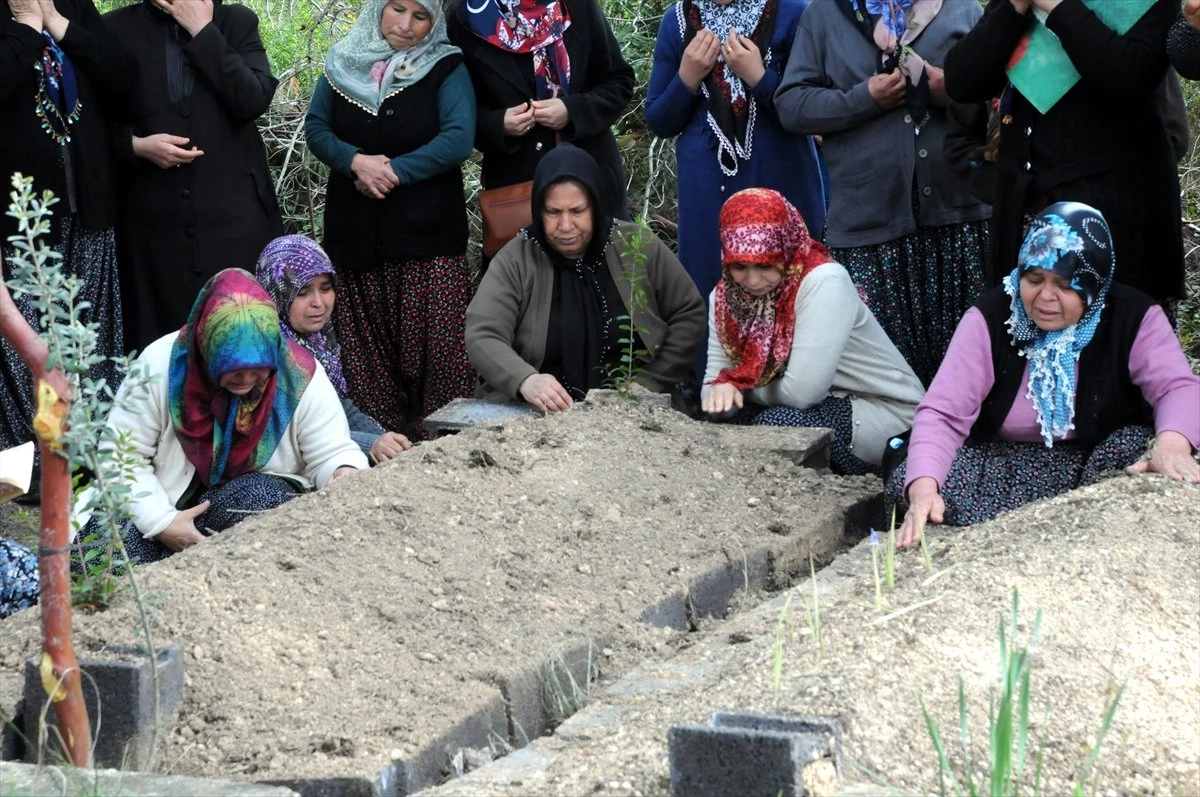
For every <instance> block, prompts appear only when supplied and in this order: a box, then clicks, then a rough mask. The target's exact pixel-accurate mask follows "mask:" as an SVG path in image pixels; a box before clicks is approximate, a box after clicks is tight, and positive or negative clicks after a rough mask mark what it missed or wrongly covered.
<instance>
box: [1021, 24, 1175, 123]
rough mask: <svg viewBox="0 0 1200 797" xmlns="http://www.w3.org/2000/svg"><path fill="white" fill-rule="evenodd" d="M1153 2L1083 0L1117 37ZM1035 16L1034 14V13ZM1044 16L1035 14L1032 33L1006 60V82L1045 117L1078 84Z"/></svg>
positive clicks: (1069, 63)
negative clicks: (1007, 62)
mask: <svg viewBox="0 0 1200 797" xmlns="http://www.w3.org/2000/svg"><path fill="white" fill-rule="evenodd" d="M1154 2H1155V0H1083V4H1084V5H1085V6H1087V7H1088V8H1090V9H1091V10H1092V11H1093V12H1094V13H1095V14H1096V16H1097V17H1099V18H1100V21H1101V22H1103V23H1104V24H1105V25H1107V26H1108V27H1110V28H1112V29H1113V30H1115V31H1116V32H1117V33H1125V32H1126V31H1128V30H1129V29H1130V28H1132V27H1133V23H1135V22H1137V21H1138V20H1139V19H1141V18H1142V15H1143V14H1145V13H1146V12H1147V11H1148V10H1149V9H1150V7H1151V6H1152V5H1154ZM1035 14H1037V12H1036V11H1035ZM1044 18H1045V15H1044V14H1037V23H1036V24H1035V25H1034V26H1033V29H1032V30H1031V31H1030V32H1029V33H1027V34H1025V35H1024V36H1022V37H1021V40H1020V41H1019V42H1018V43H1017V48H1016V49H1015V50H1014V51H1013V55H1012V58H1011V59H1009V66H1008V79H1009V80H1010V81H1011V82H1012V84H1013V86H1015V87H1016V89H1017V91H1019V92H1021V93H1022V94H1024V95H1025V98H1026V99H1028V100H1029V102H1031V103H1032V104H1033V107H1034V108H1037V110H1038V113H1045V112H1046V111H1048V110H1050V109H1051V108H1053V107H1054V103H1056V102H1058V101H1059V100H1061V99H1062V97H1063V95H1064V94H1066V93H1067V92H1068V91H1070V89H1071V87H1072V86H1074V85H1075V84H1076V83H1078V82H1079V72H1078V71H1076V69H1075V66H1074V65H1073V64H1072V63H1071V59H1070V57H1069V56H1068V55H1067V51H1066V50H1064V49H1063V46H1062V42H1060V41H1059V40H1058V36H1056V35H1055V34H1054V33H1053V32H1052V31H1051V30H1050V29H1049V28H1047V27H1046V24H1045V22H1044V21H1043V20H1044Z"/></svg>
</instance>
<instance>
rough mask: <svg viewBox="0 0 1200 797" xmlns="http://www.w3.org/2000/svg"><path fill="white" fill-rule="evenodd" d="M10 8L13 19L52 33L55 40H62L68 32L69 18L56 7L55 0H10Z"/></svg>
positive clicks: (35, 28)
mask: <svg viewBox="0 0 1200 797" xmlns="http://www.w3.org/2000/svg"><path fill="white" fill-rule="evenodd" d="M8 10H9V11H10V12H11V13H12V17H13V20H15V21H16V22H18V23H20V24H22V25H28V26H29V27H31V28H33V29H34V30H36V31H37V32H38V33H41V32H42V31H43V30H44V31H46V32H47V33H49V34H50V37H51V38H53V39H54V40H55V41H62V37H63V36H65V35H66V33H67V25H68V24H69V20H68V19H67V18H66V17H64V16H63V15H62V14H60V13H58V9H57V8H55V7H54V0H8Z"/></svg>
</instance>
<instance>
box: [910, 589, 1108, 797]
mask: <svg viewBox="0 0 1200 797" xmlns="http://www.w3.org/2000/svg"><path fill="white" fill-rule="evenodd" d="M1019 603H1020V601H1019V596H1018V593H1017V588H1016V587H1013V593H1012V612H1011V616H1010V619H1009V628H1008V633H1007V634H1006V633H1005V628H1004V618H1001V619H1000V694H999V697H997V696H996V695H995V694H994V693H993V694H992V696H991V697H989V699H988V738H989V746H988V751H989V757H988V762H987V781H986V782H976V781H975V776H974V771H975V770H974V764H973V762H972V757H971V735H970V731H969V729H968V722H967V695H966V688H965V687H964V685H963V682H962V679H961V678H960V679H959V682H958V735H959V740H960V742H961V744H962V753H963V759H964V760H963V765H962V769H961V771H962V776H961V779H960V777H959V776H958V775H956V774H955V772H954V767H953V765H952V764H951V762H950V755H949V753H948V751H947V749H946V744H945V742H944V740H943V738H942V735H941V732H940V731H939V730H938V727H937V723H936V722H935V721H934V719H933V716H932V715H931V714H930V713H929V709H928V708H926V706H925V700H924V698H923V697H922V698H921V699H920V702H921V714H922V716H923V717H924V719H925V728H926V730H927V731H928V733H929V738H930V740H931V741H932V742H933V748H934V751H935V752H936V753H937V758H938V781H939V784H940V788H941V793H942V794H943V795H946V794H949V793H953V794H955V795H969V797H976V796H977V795H984V794H987V795H992V797H1006V796H1007V795H1011V794H1017V793H1020V792H1021V791H1023V790H1025V787H1026V784H1025V765H1026V758H1027V753H1028V751H1029V742H1030V739H1029V703H1030V700H1031V688H1030V676H1031V669H1032V666H1031V662H1030V652H1029V651H1030V648H1032V647H1034V646H1035V645H1036V643H1037V636H1038V633H1039V631H1040V630H1041V626H1042V612H1041V610H1040V609H1039V610H1038V613H1037V616H1036V618H1035V619H1034V622H1033V628H1032V630H1031V631H1030V633H1029V641H1028V642H1027V643H1026V644H1025V645H1024V646H1018V644H1017V615H1018V609H1019ZM1123 691H1124V687H1121V688H1119V689H1117V691H1116V693H1115V695H1114V696H1113V699H1112V701H1111V702H1110V703H1109V705H1108V708H1107V710H1106V711H1105V713H1104V720H1103V722H1102V724H1101V727H1100V731H1099V733H1098V734H1097V735H1096V744H1095V747H1093V748H1092V751H1091V754H1090V755H1089V756H1088V758H1087V759H1086V761H1085V762H1084V764H1083V766H1082V767H1081V768H1080V772H1079V775H1078V776H1077V778H1076V781H1075V785H1074V788H1073V790H1072V793H1073V794H1074V795H1076V797H1082V796H1083V794H1084V788H1085V784H1087V782H1088V780H1089V779H1090V778H1091V773H1092V770H1093V769H1094V767H1095V763H1096V760H1097V759H1098V758H1099V755H1100V746H1101V745H1102V744H1103V743H1104V738H1105V736H1107V734H1108V731H1109V728H1110V727H1111V726H1112V720H1113V716H1114V715H1115V714H1116V710H1117V704H1118V703H1119V702H1120V699H1121V693H1122V692H1123ZM1041 775H1042V751H1041V749H1039V750H1038V753H1037V756H1036V762H1035V764H1034V771H1033V782H1032V784H1030V785H1029V787H1028V788H1029V790H1030V791H1031V792H1032V793H1033V794H1035V795H1036V794H1040V793H1041ZM947 785H949V788H947Z"/></svg>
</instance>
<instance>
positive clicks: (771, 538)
mask: <svg viewBox="0 0 1200 797" xmlns="http://www.w3.org/2000/svg"><path fill="white" fill-rule="evenodd" d="M826 435H827V432H824V431H813V430H785V429H754V428H745V427H730V426H722V425H713V424H703V423H697V422H694V421H691V420H690V419H688V418H686V417H685V416H684V415H681V414H679V413H677V412H674V411H672V410H670V409H669V408H666V407H664V406H661V405H659V404H657V403H654V402H649V401H644V402H640V403H636V404H630V403H628V402H626V401H624V400H619V401H611V400H610V401H608V402H607V403H606V402H589V403H584V404H580V405H579V406H578V407H577V408H576V409H574V410H572V411H571V412H568V413H563V414H560V415H557V416H554V417H550V418H546V419H520V420H515V421H512V422H505V423H502V424H495V425H490V426H489V425H485V426H481V427H476V428H474V429H471V430H468V431H466V432H463V433H461V434H458V435H455V436H452V437H448V438H442V439H439V440H437V441H434V442H431V443H427V444H424V445H422V446H420V447H418V448H417V449H414V450H413V451H412V452H411V453H409V454H406V455H405V456H403V457H401V458H399V459H398V460H397V461H395V462H394V463H391V464H389V465H387V466H384V467H380V468H376V469H374V470H372V471H370V472H366V473H362V474H359V475H357V476H355V477H353V478H351V479H347V480H344V481H342V482H340V483H338V484H337V485H335V486H333V487H332V488H330V489H329V490H327V491H322V492H319V493H315V494H311V495H307V496H303V497H301V498H298V499H296V500H295V501H293V502H291V503H289V504H287V505H285V506H284V507H281V508H279V509H277V510H275V511H273V512H270V513H267V514H264V515H263V516H261V517H255V518H250V519H247V520H246V521H244V522H243V523H242V524H240V525H239V526H238V527H236V528H235V529H232V530H230V531H229V532H226V533H225V534H222V535H220V536H218V537H214V538H212V539H211V540H208V541H206V542H205V544H203V545H200V546H197V547H195V548H193V549H189V550H188V551H186V552H184V553H183V554H181V555H177V556H175V557H172V558H171V559H170V560H168V561H166V562H163V563H161V564H158V565H153V566H149V567H145V568H141V569H140V571H139V573H140V574H141V581H142V589H143V590H144V592H145V593H146V594H147V595H148V596H149V598H148V599H149V602H150V605H151V607H152V615H153V618H154V626H155V627H154V633H155V641H156V644H158V645H178V646H180V647H181V649H182V650H183V652H184V654H185V659H186V676H185V688H184V696H183V705H182V708H181V710H180V713H179V715H178V717H177V718H175V720H174V721H173V722H172V723H170V724H169V726H168V727H167V728H166V729H165V730H164V733H163V738H162V747H161V748H160V751H159V755H158V759H157V760H158V762H159V766H160V767H169V768H170V770H171V771H172V772H173V773H175V774H183V775H193V776H211V777H221V778H239V779H247V780H262V781H286V782H291V783H296V782H299V781H309V782H310V785H309V786H308V787H306V788H307V789H308V790H309V791H313V792H314V793H315V792H316V791H319V788H318V786H314V785H312V784H314V783H320V782H322V781H324V782H325V783H326V784H327V785H328V784H332V783H333V782H334V781H333V779H337V778H342V779H345V780H343V781H340V783H341V786H339V788H341V789H343V790H344V791H347V792H348V793H355V792H361V793H365V792H367V791H369V790H375V791H382V792H384V793H387V792H392V793H407V792H409V791H413V790H415V789H417V788H420V787H423V786H427V785H430V784H432V783H436V782H437V781H438V780H440V779H441V777H442V775H443V773H444V772H445V771H448V770H449V769H450V768H451V766H452V759H453V758H454V755H455V753H456V752H457V751H458V750H459V749H460V748H476V749H478V748H489V747H490V748H492V749H493V750H495V751H496V752H503V751H504V750H506V749H509V748H511V747H512V746H520V745H522V744H524V743H525V742H526V741H528V739H529V738H532V737H534V736H537V735H538V734H539V733H541V732H543V731H544V730H546V729H547V728H549V727H552V726H553V725H554V724H556V723H557V722H558V721H560V720H561V718H562V716H561V715H563V714H566V713H569V712H570V711H573V710H574V708H575V706H574V705H572V703H573V702H577V699H578V698H579V696H580V695H581V694H582V693H583V692H586V691H589V690H588V683H589V681H591V680H593V679H595V678H597V677H609V676H613V675H617V674H620V673H622V672H624V671H626V670H628V669H629V668H630V667H631V666H633V664H635V663H636V662H637V661H640V660H641V659H643V658H645V657H646V656H647V655H652V654H653V653H654V652H655V651H656V650H657V651H661V650H663V649H664V646H665V645H669V644H671V640H673V639H678V638H684V637H686V636H687V634H686V630H687V628H688V627H690V626H695V625H696V624H698V623H699V622H700V621H701V619H702V618H703V617H704V616H705V615H709V614H714V613H716V614H722V613H724V611H725V609H726V606H727V605H728V604H729V603H730V602H734V603H737V604H739V605H740V604H741V602H742V601H744V600H745V598H744V596H742V597H739V596H738V593H739V592H743V593H744V592H745V591H746V590H747V589H749V591H751V592H754V591H756V590H761V589H763V588H768V587H770V588H779V587H782V586H786V585H787V584H789V583H791V581H793V580H794V579H795V578H796V577H797V576H798V574H799V573H800V572H802V571H806V570H807V568H808V564H807V561H808V560H807V557H808V556H809V555H810V554H811V555H813V556H815V557H816V558H817V559H818V560H828V559H829V558H831V557H832V555H833V553H834V552H835V550H836V549H837V547H838V545H839V544H840V540H841V536H842V532H843V526H844V524H845V523H846V520H845V517H844V514H845V513H844V508H845V507H848V506H859V507H861V506H863V505H864V504H865V503H866V502H867V501H868V500H869V499H870V498H871V497H872V496H873V495H874V494H876V493H877V492H878V486H879V484H878V480H875V479H870V478H840V477H834V476H830V475H828V474H821V473H819V472H817V471H814V470H812V469H811V468H808V467H804V466H803V463H804V462H806V461H811V458H812V457H813V456H814V453H815V452H817V451H819V449H820V448H821V447H822V446H823V444H824V441H825V440H826V439H827V437H826ZM656 626H667V627H669V628H672V629H674V630H667V631H664V630H662V629H661V628H657V627H656ZM139 628H140V621H139V619H138V613H137V611H136V607H135V606H134V604H133V603H132V601H131V600H129V599H128V597H127V596H126V598H125V599H123V600H122V601H120V602H119V603H118V605H117V606H116V607H114V608H113V609H110V610H109V611H106V612H104V613H102V614H99V615H94V616H87V615H77V620H76V645H77V650H78V652H79V655H80V657H81V658H86V657H103V656H105V655H107V652H108V651H112V650H115V649H119V648H126V647H129V646H136V645H139V644H141V635H140V631H139ZM37 648H38V629H37V612H36V611H29V612H24V613H21V614H19V615H17V616H15V617H13V618H10V619H9V620H6V621H5V622H4V634H3V640H2V641H0V673H2V674H3V678H2V679H0V681H2V683H0V707H3V708H4V710H5V711H6V712H9V713H11V711H12V710H13V706H14V705H15V703H16V700H17V698H18V697H19V693H20V689H21V682H22V678H21V670H22V666H23V662H24V660H25V659H26V658H28V657H30V656H32V655H34V653H35V652H36V650H37Z"/></svg>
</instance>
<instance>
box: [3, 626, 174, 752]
mask: <svg viewBox="0 0 1200 797" xmlns="http://www.w3.org/2000/svg"><path fill="white" fill-rule="evenodd" d="M110 653H111V654H113V655H115V656H123V658H112V659H105V660H89V659H82V660H80V662H79V666H80V669H81V670H82V672H83V699H84V703H85V704H86V705H87V710H88V717H90V719H91V726H92V734H93V736H95V737H96V738H95V741H94V743H93V745H94V746H93V756H92V757H93V763H94V765H95V766H97V767H111V768H114V769H142V768H143V767H145V765H146V762H147V761H148V760H149V756H150V740H151V738H152V736H153V735H154V725H155V722H156V718H155V716H154V675H153V673H152V672H151V670H150V667H151V663H150V658H149V657H148V656H146V655H145V654H144V653H141V652H138V651H135V650H117V651H110ZM155 666H156V667H157V669H158V686H159V701H158V702H159V706H158V709H159V716H158V717H157V722H158V723H159V725H160V728H166V727H167V725H169V723H170V722H171V720H172V718H173V717H174V715H175V712H176V711H177V710H178V708H179V704H180V703H181V702H182V699H183V656H182V655H180V651H179V648H178V647H176V646H171V647H167V648H163V649H162V650H159V651H158V657H157V660H156V662H155ZM47 700H48V698H47V696H46V690H45V688H44V687H43V686H42V676H41V672H40V671H39V669H38V660H37V659H28V660H26V662H25V736H26V738H27V739H28V740H29V746H28V747H27V748H26V749H25V760H26V761H29V762H36V761H38V760H39V754H40V760H41V761H42V762H44V763H55V761H56V757H55V756H56V755H57V753H58V751H60V750H61V745H59V743H58V737H57V731H55V730H53V728H54V727H55V719H54V709H53V708H52V707H51V708H49V709H48V710H47V711H46V712H45V715H46V727H47V734H46V735H45V736H44V737H42V736H41V735H40V734H39V732H38V725H39V719H40V715H41V713H42V709H43V708H44V707H45V704H46V701H47ZM160 732H161V731H160ZM43 744H44V745H45V749H42V746H43Z"/></svg>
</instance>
